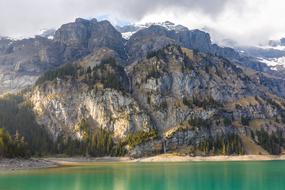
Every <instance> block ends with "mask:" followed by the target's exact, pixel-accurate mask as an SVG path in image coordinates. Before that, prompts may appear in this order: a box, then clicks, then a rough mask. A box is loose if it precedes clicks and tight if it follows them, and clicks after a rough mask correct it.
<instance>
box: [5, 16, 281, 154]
mask: <svg viewBox="0 0 285 190" xmlns="http://www.w3.org/2000/svg"><path fill="white" fill-rule="evenodd" d="M225 58H226V59H225ZM248 68H251V69H248ZM252 69H253V70H252ZM267 69H268V68H267V67H264V66H263V65H262V64H261V63H259V62H257V61H256V60H252V59H250V58H248V57H245V56H240V54H238V53H237V52H236V51H235V50H233V49H231V48H222V47H219V46H217V45H214V44H212V43H211V40H210V36H209V34H207V33H205V32H202V31H199V30H192V31H191V30H188V29H186V28H181V29H179V30H172V29H167V28H165V27H162V26H157V25H153V26H150V27H148V28H145V29H142V30H139V31H138V32H137V33H135V34H133V35H132V36H131V38H130V39H129V40H128V41H125V40H124V39H123V38H122V35H121V34H120V33H119V32H117V31H116V30H115V29H114V27H113V26H112V25H111V24H110V23H109V22H107V21H101V22H98V21H97V20H95V19H92V20H84V19H76V21H75V22H73V23H68V24H65V25H63V26H62V27H61V28H60V29H58V30H57V31H56V32H55V34H54V38H53V39H48V38H43V37H36V38H32V39H26V40H21V41H11V40H9V39H1V40H0V82H1V84H3V85H1V86H0V94H2V93H3V92H7V90H9V91H17V90H19V89H22V88H24V87H26V86H29V85H31V84H33V83H34V82H35V80H36V79H37V78H38V77H39V76H41V77H40V78H39V80H38V81H37V83H36V85H35V86H34V87H33V88H31V92H24V96H25V98H26V100H27V101H29V102H31V103H32V105H33V106H34V107H33V110H34V112H35V113H36V115H37V122H38V123H39V124H41V125H43V126H44V127H45V128H46V129H47V130H48V131H49V133H50V135H51V137H52V138H53V140H54V141H55V142H56V141H57V140H58V139H61V138H72V139H77V140H82V139H83V134H82V132H81V130H80V129H79V126H80V123H81V121H82V120H85V121H87V122H88V124H89V125H90V130H94V131H95V129H104V130H105V131H107V132H109V133H110V134H111V135H112V138H114V139H115V142H124V143H129V144H128V145H129V146H126V147H127V148H128V150H129V153H130V154H131V155H133V156H142V155H149V154H156V153H160V152H164V151H176V150H183V151H184V150H185V151H186V152H187V153H190V152H191V153H192V151H190V150H189V151H188V148H191V147H194V148H195V149H199V150H201V149H202V150H203V151H204V152H211V153H217V154H220V153H221V152H219V151H223V152H224V153H223V154H226V152H227V153H230V154H231V153H237V154H242V153H244V152H243V148H242V147H243V146H242V143H241V140H240V137H242V136H246V138H250V139H251V140H252V141H253V142H255V143H256V146H258V145H257V144H262V143H264V142H263V141H262V138H264V134H260V133H258V132H257V131H259V130H260V129H266V131H267V132H268V134H274V133H279V132H280V131H281V132H280V134H282V135H283V133H284V128H285V127H284V126H285V120H284V116H285V102H284V92H285V89H284V85H283V84H284V83H283V79H282V78H281V77H280V76H281V75H276V76H274V77H272V74H274V73H272V72H271V71H267ZM47 70H51V71H49V72H47V73H45V74H44V75H42V74H43V73H44V72H45V71H47ZM258 71H262V72H264V73H260V72H258ZM265 72H266V73H265ZM262 135H263V136H262ZM282 135H281V136H282ZM266 137H267V138H272V139H273V140H272V139H271V141H274V140H275V137H274V135H273V136H270V135H268V136H266ZM131 138H134V139H131ZM260 138H261V140H260ZM280 138H281V137H280ZM282 138H283V137H282ZM116 140H117V141H116ZM128 141H129V142H128ZM284 142H285V141H284ZM278 143H279V142H278ZM275 144H276V142H275ZM125 145H127V144H125ZM214 146H215V147H218V148H219V150H215V149H214V148H213V147H214ZM223 146H224V147H223ZM225 146H227V147H225ZM278 146H279V145H278ZM282 146H283V145H282ZM233 147H234V148H233ZM284 147H285V145H284ZM235 148H236V149H235ZM277 152H279V151H277Z"/></svg>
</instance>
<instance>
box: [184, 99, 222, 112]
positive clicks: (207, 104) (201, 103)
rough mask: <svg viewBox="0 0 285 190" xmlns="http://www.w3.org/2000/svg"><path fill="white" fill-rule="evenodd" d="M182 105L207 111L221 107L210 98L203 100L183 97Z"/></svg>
mask: <svg viewBox="0 0 285 190" xmlns="http://www.w3.org/2000/svg"><path fill="white" fill-rule="evenodd" d="M183 104H184V105H186V106H188V107H189V108H194V107H200V108H203V109H209V108H220V107H222V104H221V103H219V102H217V101H216V100H214V99H213V98H212V97H211V96H209V97H207V98H204V99H201V98H198V97H197V96H192V97H190V98H188V97H183Z"/></svg>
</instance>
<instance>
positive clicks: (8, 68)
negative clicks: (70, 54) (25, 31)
mask: <svg viewBox="0 0 285 190" xmlns="http://www.w3.org/2000/svg"><path fill="white" fill-rule="evenodd" d="M1 41H2V47H1V51H0V83H1V84H2V85H1V87H0V88H1V90H0V94H3V93H5V92H13V91H15V92H17V91H19V90H21V89H23V88H25V87H27V86H29V85H32V84H34V82H35V80H36V79H37V78H38V76H39V75H40V74H42V73H43V72H44V71H46V70H48V69H53V68H56V67H57V66H59V65H60V64H62V62H61V60H62V47H61V46H60V44H58V43H56V42H53V41H50V40H48V39H46V38H42V37H36V38H33V39H24V40H21V41H7V40H4V42H3V40H1Z"/></svg>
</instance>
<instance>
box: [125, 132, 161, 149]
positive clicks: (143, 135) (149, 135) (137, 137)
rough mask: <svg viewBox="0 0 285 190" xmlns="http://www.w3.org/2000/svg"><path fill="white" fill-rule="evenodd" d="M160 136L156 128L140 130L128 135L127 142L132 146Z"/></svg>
mask: <svg viewBox="0 0 285 190" xmlns="http://www.w3.org/2000/svg"><path fill="white" fill-rule="evenodd" d="M157 137H158V133H157V131H155V130H150V131H149V132H146V131H138V132H136V133H133V134H130V135H129V136H128V137H127V143H128V145H129V146H130V147H132V148H133V147H135V146H136V145H139V144H141V143H144V142H146V141H147V140H149V139H155V138H157Z"/></svg>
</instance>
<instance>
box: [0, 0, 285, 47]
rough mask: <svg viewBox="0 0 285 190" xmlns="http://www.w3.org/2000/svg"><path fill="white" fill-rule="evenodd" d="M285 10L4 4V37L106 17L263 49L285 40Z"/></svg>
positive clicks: (177, 3)
mask: <svg viewBox="0 0 285 190" xmlns="http://www.w3.org/2000/svg"><path fill="white" fill-rule="evenodd" d="M284 8H285V2H284V0H0V35H4V36H31V35H34V34H36V33H37V32H39V31H40V29H46V28H57V27H59V26H60V25H61V24H63V23H67V22H71V21H73V20H74V19H75V18H76V17H83V18H91V17H98V16H100V15H101V16H102V15H107V16H108V18H110V19H111V20H112V21H113V22H116V21H118V20H126V21H130V22H137V21H141V20H144V21H145V20H147V21H152V22H156V21H163V20H170V21H172V22H176V23H179V24H184V25H186V26H188V27H190V28H193V27H199V28H202V27H210V28H213V29H215V30H216V31H218V32H220V33H221V34H222V35H224V36H225V38H229V37H230V38H233V39H234V40H236V41H240V42H242V43H258V42H259V41H261V40H264V39H268V38H270V37H271V36H273V35H276V34H277V33H279V34H282V32H284V34H285V23H284V24H283V22H279V20H280V18H284V16H285V13H284ZM146 18H148V19H146Z"/></svg>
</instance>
